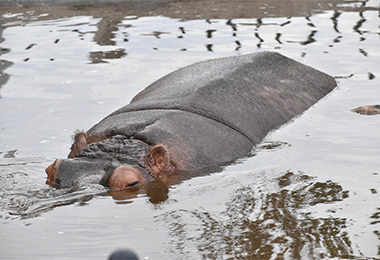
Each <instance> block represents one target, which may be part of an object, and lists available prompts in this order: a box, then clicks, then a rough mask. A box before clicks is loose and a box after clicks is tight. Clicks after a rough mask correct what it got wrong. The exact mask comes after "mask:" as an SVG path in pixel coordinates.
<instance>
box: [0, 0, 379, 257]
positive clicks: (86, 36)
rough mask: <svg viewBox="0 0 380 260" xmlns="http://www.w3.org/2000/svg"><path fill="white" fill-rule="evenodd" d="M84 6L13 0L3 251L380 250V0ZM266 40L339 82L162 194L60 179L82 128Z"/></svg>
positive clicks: (3, 70) (1, 34)
mask: <svg viewBox="0 0 380 260" xmlns="http://www.w3.org/2000/svg"><path fill="white" fill-rule="evenodd" d="M77 2H78V1H70V0H65V1H52V2H50V4H47V1H32V0H30V1H26V0H25V1H17V3H18V5H15V4H14V2H13V1H7V0H6V1H2V3H1V4H0V96H1V98H0V251H1V258H2V259H25V258H30V259H89V258H91V259H106V258H107V256H108V255H109V254H110V253H111V252H112V251H113V250H115V249H117V248H131V249H133V250H134V251H135V252H136V253H137V254H138V255H139V256H140V258H141V259H283V258H285V259H327V258H335V259H344V258H351V259H352V258H354V259H379V258H380V196H379V194H380V153H379V147H380V132H379V126H380V116H379V115H373V116H366V115H359V114H356V113H353V112H352V111H351V109H353V108H355V107H358V106H363V105H374V104H379V103H380V48H379V46H380V45H379V42H380V41H379V40H380V1H378V0H376V1H375V0H369V1H333V0H326V1H281V2H279V1H254V2H246V1H213V2H211V1H143V2H138V1H125V2H124V3H123V1H113V3H112V4H109V3H108V4H105V1H99V2H97V3H91V2H90V1H83V2H81V4H78V3H77ZM267 50H269V51H278V52H280V53H282V54H284V55H286V56H288V57H290V58H293V59H295V60H298V61H300V62H303V63H305V64H307V65H310V66H312V67H315V68H317V69H319V70H322V71H324V72H326V73H328V74H330V75H333V76H334V77H335V78H336V80H337V81H338V87H337V88H336V89H335V90H334V91H333V92H331V93H330V94H329V95H328V96H326V97H325V98H323V99H322V100H321V101H320V102H318V103H317V104H316V105H315V106H313V107H312V108H311V109H309V110H308V111H306V112H305V113H303V114H302V115H301V116H299V117H297V118H296V119H294V120H292V121H291V122H289V123H288V124H286V125H284V126H282V127H281V128H280V129H276V130H275V131H273V132H271V133H270V134H269V135H268V136H267V137H266V139H265V140H264V141H263V142H262V143H261V144H260V145H258V146H257V147H255V148H254V149H253V151H252V156H251V157H249V158H244V159H241V160H239V161H238V162H236V163H235V164H234V165H230V166H227V167H225V168H224V169H223V171H221V172H216V173H212V174H210V175H207V176H199V177H193V178H191V179H188V180H185V181H183V182H181V183H179V184H176V185H173V186H171V187H170V188H169V192H168V194H167V197H165V198H163V199H162V200H161V201H159V202H157V201H152V198H151V197H149V196H147V195H143V194H142V195H140V196H138V197H137V198H135V199H129V200H123V199H118V196H117V195H115V194H108V193H107V190H106V189H105V188H103V187H102V186H100V185H90V186H87V187H82V188H81V189H79V190H55V189H53V188H51V187H49V186H47V185H46V184H45V180H46V175H45V172H44V169H45V168H46V167H47V166H48V165H49V164H50V163H51V162H52V161H54V159H55V158H62V157H65V156H67V154H68V150H69V147H70V144H71V135H72V134H73V133H74V132H75V131H76V130H77V129H80V130H86V129H88V128H90V127H91V126H92V125H94V124H95V123H97V122H98V121H99V120H100V119H102V118H103V117H104V116H106V115H108V114H109V113H111V112H112V111H114V110H116V109H117V108H119V107H121V106H123V105H125V104H127V103H128V102H129V101H130V100H131V98H132V97H133V96H134V95H135V94H137V93H138V92H139V91H141V90H142V89H144V88H145V87H146V86H147V85H149V84H150V83H152V82H153V81H155V80H157V79H159V78H160V77H162V76H164V75H166V74H167V73H169V72H172V71H173V70H175V69H178V68H181V67H183V66H186V65H189V64H192V63H194V62H197V61H202V60H206V59H210V58H217V57H225V56H231V55H239V54H245V53H252V52H258V51H267ZM246 112H247V113H249V111H246ZM112 195H113V196H112Z"/></svg>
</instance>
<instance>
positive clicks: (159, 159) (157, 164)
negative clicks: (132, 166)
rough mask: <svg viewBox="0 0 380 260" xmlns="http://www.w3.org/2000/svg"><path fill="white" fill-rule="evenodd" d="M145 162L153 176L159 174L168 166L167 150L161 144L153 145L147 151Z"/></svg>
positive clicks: (168, 154) (168, 156)
mask: <svg viewBox="0 0 380 260" xmlns="http://www.w3.org/2000/svg"><path fill="white" fill-rule="evenodd" d="M145 162H146V164H147V166H148V167H149V168H150V169H151V170H152V171H153V172H154V173H155V174H160V173H162V172H164V171H165V170H166V169H168V167H169V166H170V153H169V150H168V149H167V148H166V147H165V146H164V145H162V144H157V145H154V146H152V147H151V148H150V149H149V152H148V155H147V156H146V157H145Z"/></svg>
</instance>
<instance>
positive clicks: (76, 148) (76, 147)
mask: <svg viewBox="0 0 380 260" xmlns="http://www.w3.org/2000/svg"><path fill="white" fill-rule="evenodd" d="M86 146H87V134H86V133H85V132H77V133H76V134H75V137H74V143H73V145H72V146H71V152H70V154H69V156H68V157H69V158H73V157H74V156H75V155H76V154H77V153H78V152H80V151H81V150H82V149H83V148H85V147H86Z"/></svg>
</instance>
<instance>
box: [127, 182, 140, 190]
mask: <svg viewBox="0 0 380 260" xmlns="http://www.w3.org/2000/svg"><path fill="white" fill-rule="evenodd" d="M138 184H139V182H138V181H135V182H132V183H131V184H128V185H127V187H126V188H129V187H135V186H137V185H138Z"/></svg>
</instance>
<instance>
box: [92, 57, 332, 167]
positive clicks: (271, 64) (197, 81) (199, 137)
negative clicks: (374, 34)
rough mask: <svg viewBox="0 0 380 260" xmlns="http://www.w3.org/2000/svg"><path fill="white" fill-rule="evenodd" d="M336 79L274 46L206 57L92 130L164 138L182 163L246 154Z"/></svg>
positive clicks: (188, 164) (212, 162)
mask: <svg viewBox="0 0 380 260" xmlns="http://www.w3.org/2000/svg"><path fill="white" fill-rule="evenodd" d="M335 86H336V82H335V80H334V78H332V77H331V76H329V75H327V74H325V73H322V72H320V71H318V70H315V69H313V68H311V67H308V66H306V65H303V64H301V63H299V62H296V61H294V60H292V59H289V58H287V57H285V56H283V55H281V54H278V53H275V52H261V53H255V54H248V55H240V56H236V57H229V58H221V59H214V60H209V61H203V62H199V63H196V64H193V65H190V66H187V67H185V68H182V69H179V70H177V71H175V72H173V73H170V74H169V75H167V76H165V77H163V78H161V79H160V80H158V81H156V82H154V83H153V84H151V85H150V86H149V87H147V88H146V89H145V90H143V91H142V92H140V93H139V94H138V95H137V96H136V97H135V98H134V99H133V100H132V102H131V103H130V104H129V105H127V106H124V107H122V108H121V109H119V110H117V111H115V112H114V113H112V114H111V115H109V116H108V117H106V118H105V119H103V120H102V121H101V122H99V123H98V124H97V125H95V126H94V127H93V128H91V129H90V130H89V131H88V134H89V136H90V137H91V135H95V136H96V135H101V134H103V135H107V136H111V135H116V134H123V135H126V136H131V137H134V138H138V139H141V140H144V141H145V142H147V143H148V144H154V143H164V144H167V145H168V146H169V148H170V149H171V150H173V151H174V152H173V154H174V156H176V157H177V158H176V160H177V162H179V168H181V169H192V168H202V167H205V166H210V165H215V164H220V163H225V162H229V161H232V160H234V159H236V158H238V157H241V156H244V155H246V154H247V153H248V152H249V151H250V149H252V146H253V145H254V144H256V143H258V142H259V141H261V140H262V138H263V137H264V136H265V135H266V134H267V133H268V132H269V131H270V130H273V129H275V128H277V127H279V126H280V125H282V124H284V123H285V122H287V121H288V120H290V119H291V118H293V117H294V116H296V115H298V114H300V113H302V112H304V111H305V110H307V109H308V108H309V107H310V106H312V105H313V104H314V103H316V102H317V101H318V100H319V99H321V98H322V97H323V96H325V95H326V94H327V93H329V92H330V91H331V90H332V89H334V87H335Z"/></svg>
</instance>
